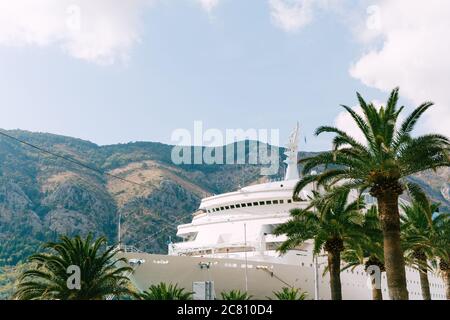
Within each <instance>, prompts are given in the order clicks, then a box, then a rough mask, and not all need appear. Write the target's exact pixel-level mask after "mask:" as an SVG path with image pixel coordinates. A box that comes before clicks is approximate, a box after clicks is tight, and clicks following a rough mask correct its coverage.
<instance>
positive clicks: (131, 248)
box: [120, 245, 143, 253]
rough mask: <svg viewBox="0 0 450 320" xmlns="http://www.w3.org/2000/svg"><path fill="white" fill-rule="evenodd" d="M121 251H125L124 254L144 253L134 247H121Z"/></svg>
mask: <svg viewBox="0 0 450 320" xmlns="http://www.w3.org/2000/svg"><path fill="white" fill-rule="evenodd" d="M120 249H122V250H123V252H128V253H142V252H143V251H142V250H139V249H138V248H136V247H135V246H132V245H121V246H120Z"/></svg>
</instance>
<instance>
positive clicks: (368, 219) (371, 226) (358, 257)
mask: <svg viewBox="0 0 450 320" xmlns="http://www.w3.org/2000/svg"><path fill="white" fill-rule="evenodd" d="M362 230H363V232H364V235H365V236H364V237H361V238H358V239H354V240H351V241H348V244H347V246H346V247H345V249H344V251H343V253H342V260H343V261H345V262H346V265H345V267H344V268H343V269H342V270H345V269H347V268H352V269H354V268H356V267H357V266H360V265H363V266H364V270H365V271H366V272H367V273H369V272H371V269H370V268H372V267H374V266H375V267H378V268H379V270H380V274H379V277H380V278H378V279H377V278H376V277H377V276H378V275H377V274H373V275H372V274H371V275H370V279H371V281H372V300H383V294H382V291H381V286H380V280H381V274H382V273H383V272H385V271H386V269H385V267H384V257H383V233H382V231H381V227H380V223H379V220H378V210H377V207H376V206H372V207H370V209H368V210H367V211H366V213H365V214H364V222H363V224H362Z"/></svg>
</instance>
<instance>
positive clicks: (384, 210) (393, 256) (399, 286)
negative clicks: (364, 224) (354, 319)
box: [377, 190, 408, 300]
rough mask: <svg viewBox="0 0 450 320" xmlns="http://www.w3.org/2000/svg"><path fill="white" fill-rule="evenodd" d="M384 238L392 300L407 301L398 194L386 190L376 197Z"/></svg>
mask: <svg viewBox="0 0 450 320" xmlns="http://www.w3.org/2000/svg"><path fill="white" fill-rule="evenodd" d="M377 199H378V206H379V210H380V222H381V228H382V229H383V237H384V265H385V267H386V277H387V284H388V289H389V296H390V298H391V299H392V300H408V290H407V288H406V273H405V259H404V257H403V250H402V248H401V246H400V214H399V211H398V194H396V193H395V192H390V190H387V191H386V192H383V194H382V195H379V196H378V197H377Z"/></svg>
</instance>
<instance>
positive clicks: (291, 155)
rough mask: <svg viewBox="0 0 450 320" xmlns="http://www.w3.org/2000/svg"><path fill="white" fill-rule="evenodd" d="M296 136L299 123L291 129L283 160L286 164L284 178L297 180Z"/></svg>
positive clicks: (297, 135)
mask: <svg viewBox="0 0 450 320" xmlns="http://www.w3.org/2000/svg"><path fill="white" fill-rule="evenodd" d="M298 137H299V125H298V122H297V125H296V126H295V129H294V131H292V133H291V135H290V136H289V143H288V145H287V149H286V151H285V152H284V154H285V155H286V157H287V158H286V160H284V162H285V163H286V164H287V169H286V175H285V177H284V180H298V179H299V174H298V168H297V162H298V159H297V152H298Z"/></svg>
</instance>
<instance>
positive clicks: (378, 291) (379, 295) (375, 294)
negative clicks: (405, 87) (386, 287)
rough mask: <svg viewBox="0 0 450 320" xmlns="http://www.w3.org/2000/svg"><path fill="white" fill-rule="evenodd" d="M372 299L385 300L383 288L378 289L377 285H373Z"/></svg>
mask: <svg viewBox="0 0 450 320" xmlns="http://www.w3.org/2000/svg"><path fill="white" fill-rule="evenodd" d="M372 300H383V293H382V292H381V289H377V288H376V287H375V286H372Z"/></svg>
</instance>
